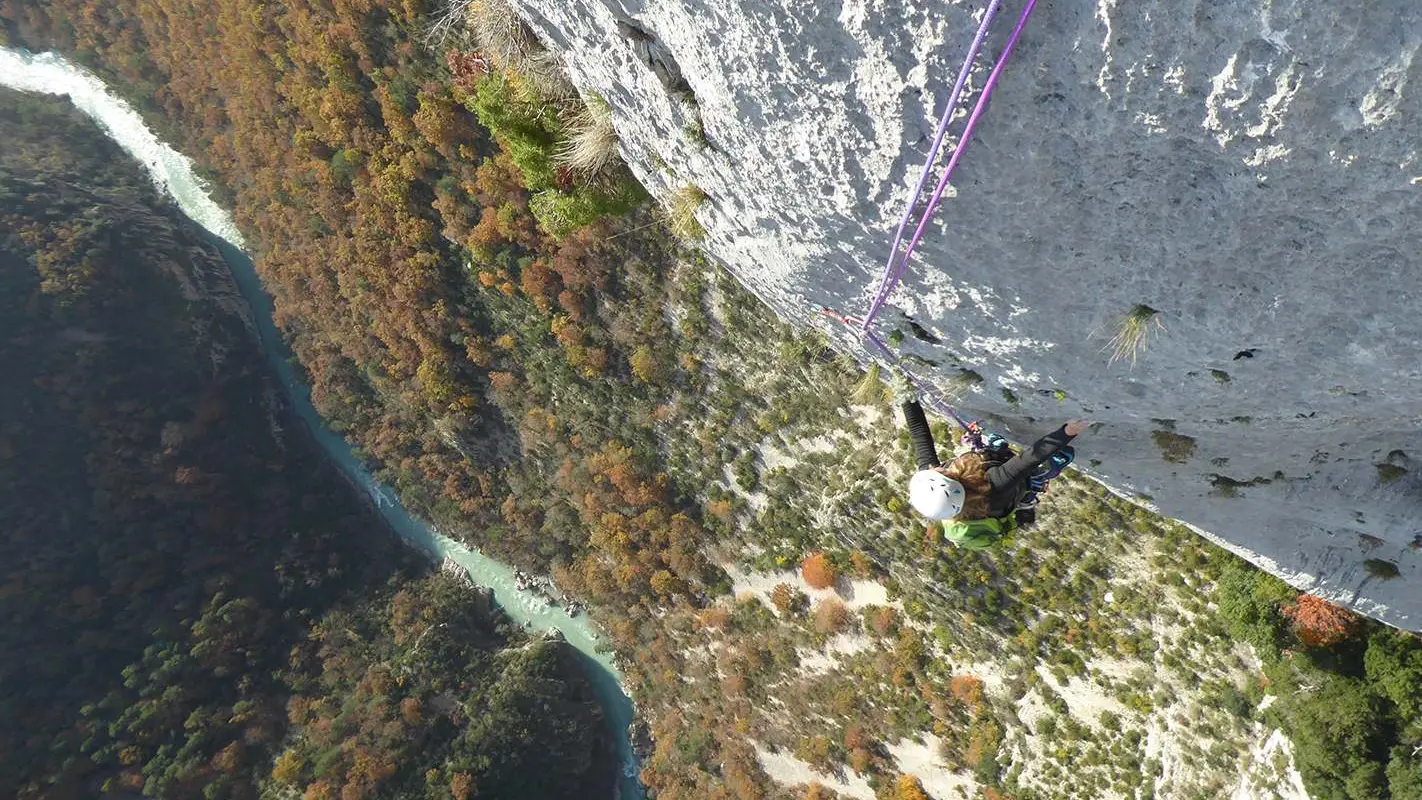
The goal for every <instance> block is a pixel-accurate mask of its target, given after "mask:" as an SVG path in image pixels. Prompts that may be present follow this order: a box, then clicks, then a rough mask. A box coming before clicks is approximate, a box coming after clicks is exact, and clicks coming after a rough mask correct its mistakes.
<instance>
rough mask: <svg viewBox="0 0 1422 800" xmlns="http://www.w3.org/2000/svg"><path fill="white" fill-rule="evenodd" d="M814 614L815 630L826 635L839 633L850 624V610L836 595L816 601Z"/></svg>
mask: <svg viewBox="0 0 1422 800" xmlns="http://www.w3.org/2000/svg"><path fill="white" fill-rule="evenodd" d="M813 615H814V626H815V632H816V633H820V634H823V635H825V636H831V635H833V634H836V633H839V632H841V631H843V630H844V629H845V628H846V627H847V626H848V624H849V610H848V609H847V608H845V606H844V603H843V602H842V601H841V600H839V599H838V598H835V597H826V598H825V599H823V600H821V601H820V602H818V603H815V609H814V612H813Z"/></svg>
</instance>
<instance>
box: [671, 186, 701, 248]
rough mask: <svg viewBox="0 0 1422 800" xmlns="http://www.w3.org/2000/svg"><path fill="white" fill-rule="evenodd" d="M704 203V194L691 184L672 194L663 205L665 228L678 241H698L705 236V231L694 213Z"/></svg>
mask: <svg viewBox="0 0 1422 800" xmlns="http://www.w3.org/2000/svg"><path fill="white" fill-rule="evenodd" d="M705 202H706V193H705V192H703V191H701V188H700V187H698V186H694V185H692V184H687V185H686V186H683V187H681V188H680V189H677V190H676V191H675V192H672V193H671V195H670V196H669V197H667V199H666V201H665V202H664V203H663V210H664V211H665V213H666V218H667V227H669V228H671V232H672V233H673V234H675V235H676V236H677V238H679V239H684V240H686V241H699V240H701V239H703V238H705V236H706V229H705V228H703V227H701V223H700V222H699V221H697V219H696V211H697V209H699V208H701V205H702V204H703V203H705Z"/></svg>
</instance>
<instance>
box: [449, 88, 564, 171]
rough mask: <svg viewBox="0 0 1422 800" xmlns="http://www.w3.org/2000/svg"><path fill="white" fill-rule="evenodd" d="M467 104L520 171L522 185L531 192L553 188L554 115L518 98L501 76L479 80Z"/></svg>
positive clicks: (555, 141) (556, 122)
mask: <svg viewBox="0 0 1422 800" xmlns="http://www.w3.org/2000/svg"><path fill="white" fill-rule="evenodd" d="M468 103H469V107H470V110H471V111H473V112H474V115H475V116H477V117H478V118H479V124H481V125H483V126H484V127H485V128H488V129H489V134H490V135H492V136H493V137H494V139H495V140H496V141H497V142H498V143H499V145H500V146H501V147H503V148H504V150H505V152H507V153H508V154H509V158H511V159H513V162H514V164H516V165H517V166H518V168H519V170H520V171H522V172H523V180H524V183H525V185H527V186H528V188H529V189H532V190H534V191H538V190H540V189H548V188H552V187H553V185H554V182H555V178H556V172H555V170H554V161H553V157H554V151H555V149H556V146H557V144H558V120H557V117H556V116H555V115H554V114H553V113H552V112H551V111H548V110H545V109H544V108H543V107H542V106H541V105H540V104H536V103H529V102H526V101H523V100H520V99H519V98H518V97H517V96H516V95H515V93H514V90H513V84H511V83H510V82H509V81H507V80H504V79H501V78H489V79H487V80H483V81H480V82H479V85H478V87H477V88H476V89H475V91H474V96H473V97H471V98H469V100H468Z"/></svg>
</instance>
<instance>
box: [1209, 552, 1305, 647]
mask: <svg viewBox="0 0 1422 800" xmlns="http://www.w3.org/2000/svg"><path fill="white" fill-rule="evenodd" d="M1217 591H1218V602H1219V608H1220V614H1221V616H1223V617H1224V620H1225V626H1226V629H1227V630H1228V631H1229V634H1230V635H1231V636H1233V637H1234V638H1236V639H1242V640H1244V641H1246V642H1249V643H1250V644H1252V645H1254V646H1255V647H1256V648H1258V649H1259V655H1260V656H1261V657H1262V658H1265V659H1272V658H1277V657H1278V655H1279V651H1280V650H1282V649H1283V647H1284V643H1285V642H1286V641H1287V633H1286V631H1285V628H1284V622H1283V618H1282V617H1281V616H1280V614H1279V605H1280V604H1281V603H1286V602H1289V601H1290V600H1293V598H1294V596H1295V595H1297V594H1298V593H1297V592H1295V591H1294V590H1293V589H1291V588H1289V585H1288V584H1286V583H1284V582H1283V581H1281V580H1279V579H1278V578H1275V577H1274V576H1272V575H1269V574H1268V573H1266V572H1263V571H1261V570H1258V569H1255V568H1254V567H1252V566H1250V565H1248V564H1246V563H1245V562H1243V561H1241V560H1239V559H1233V560H1231V561H1230V562H1229V563H1228V564H1226V565H1225V568H1224V569H1223V570H1222V571H1221V574H1220V581H1219V586H1218V589H1217Z"/></svg>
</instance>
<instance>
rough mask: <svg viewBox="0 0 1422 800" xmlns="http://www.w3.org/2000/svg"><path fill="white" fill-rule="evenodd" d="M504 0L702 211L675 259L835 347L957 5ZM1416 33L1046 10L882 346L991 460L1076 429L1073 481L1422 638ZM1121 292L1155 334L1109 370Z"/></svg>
mask: <svg viewBox="0 0 1422 800" xmlns="http://www.w3.org/2000/svg"><path fill="white" fill-rule="evenodd" d="M1024 1H1025V0H1008V2H1006V4H1005V7H1004V9H1003V13H1002V14H1001V16H1000V17H999V19H998V20H997V24H996V26H995V28H994V30H993V33H992V35H991V36H990V38H989V40H988V46H987V48H985V51H984V55H985V57H984V58H982V59H980V61H979V65H978V70H977V71H976V72H975V73H974V77H973V80H972V82H971V83H970V87H971V91H970V92H969V94H968V100H969V101H971V100H973V99H975V96H976V92H977V89H978V88H979V87H981V85H982V83H983V81H984V80H985V78H986V74H987V71H988V68H989V67H990V66H991V59H992V58H993V57H995V55H996V52H997V51H998V49H1000V47H1001V45H1002V43H1003V42H1004V41H1005V40H1006V38H1007V35H1008V33H1009V32H1010V30H1011V27H1012V23H1013V20H1014V19H1015V18H1016V16H1017V14H1018V12H1019V11H1020V10H1021V8H1022V5H1023V2H1024ZM515 2H516V5H517V6H518V7H519V9H520V11H521V12H522V13H523V14H524V15H525V16H526V18H527V19H528V20H529V22H530V24H531V25H533V27H534V28H535V30H536V31H537V32H538V34H539V35H540V37H541V38H543V39H544V41H545V42H546V43H547V44H548V45H549V46H550V47H552V48H554V49H556V50H558V51H560V52H561V53H562V54H563V55H564V57H565V60H566V63H567V65H568V68H569V70H570V72H571V74H572V76H573V78H574V81H575V82H576V83H578V85H579V86H582V87H584V88H585V89H586V90H589V91H593V92H596V93H598V94H600V95H601V96H602V97H603V98H605V99H606V100H607V101H608V103H609V104H610V106H611V107H612V109H613V112H614V121H615V124H616V127H617V130H618V133H619V135H620V137H621V140H622V150H623V155H624V157H625V158H626V160H627V161H628V162H629V163H630V164H631V165H632V168H633V169H634V170H635V171H636V172H637V174H638V175H639V177H640V178H642V180H643V181H644V182H645V183H646V184H647V185H648V186H649V187H651V188H652V189H653V190H654V191H655V192H657V193H659V194H665V193H668V192H670V191H672V190H674V189H676V188H678V187H679V186H682V185H685V184H694V185H696V186H699V187H700V188H701V189H703V190H704V191H705V192H706V193H707V195H708V196H709V200H708V201H707V203H706V205H705V206H703V209H702V211H701V213H700V219H701V221H702V222H703V224H704V225H705V226H706V228H707V230H708V235H707V239H706V242H705V246H706V249H707V250H708V251H709V252H710V253H711V254H713V255H714V256H716V257H717V258H719V259H721V260H722V261H723V262H724V263H726V264H727V265H728V266H729V267H730V269H731V270H732V271H733V272H734V273H735V274H736V275H738V276H739V277H740V278H741V279H742V280H743V282H744V283H746V284H747V285H748V286H750V287H751V288H752V289H753V290H755V291H756V293H757V294H759V295H760V296H761V297H762V298H763V299H764V300H765V301H766V302H768V303H769V304H771V305H772V306H773V307H774V308H776V309H777V310H778V311H779V312H780V313H781V314H782V315H783V316H785V317H786V318H789V319H792V320H797V321H804V322H805V323H806V324H816V325H820V326H823V327H825V329H826V330H827V332H828V333H829V334H830V335H831V336H834V337H836V339H837V340H838V341H839V343H840V344H841V345H842V346H843V347H844V348H846V349H856V348H859V345H858V343H857V341H856V339H855V337H854V336H853V335H852V333H851V332H850V331H849V330H848V329H845V328H840V327H838V326H836V325H834V324H833V323H830V322H828V321H827V320H823V319H816V317H815V315H814V311H815V310H816V309H817V308H818V307H819V306H829V307H832V308H835V309H838V310H840V311H841V312H844V313H847V314H854V313H860V312H862V310H863V309H864V308H865V307H866V305H867V302H868V298H869V297H870V295H871V294H872V292H873V290H874V286H875V282H876V279H877V275H878V273H879V271H880V269H881V265H882V263H883V261H884V259H885V256H886V248H887V246H888V239H889V236H890V234H891V233H892V230H893V227H894V225H895V224H896V222H897V217H898V214H899V213H901V210H902V205H903V203H904V202H905V200H906V197H907V195H908V193H909V189H910V187H911V186H912V183H913V180H914V178H915V177H916V175H917V171H918V169H919V167H920V166H921V164H922V161H923V159H924V157H925V155H926V148H927V146H928V144H929V141H930V139H931V134H932V131H933V127H934V124H935V119H936V116H937V114H938V113H939V111H940V110H941V105H942V104H943V102H944V101H945V99H946V95H947V93H948V90H949V89H950V88H951V84H952V81H953V77H954V75H955V73H956V69H957V65H958V63H959V62H960V61H961V59H962V57H963V55H964V53H965V51H966V48H967V44H968V42H969V41H970V39H971V38H972V33H973V31H974V29H975V28H976V24H977V20H978V19H979V18H980V17H979V15H980V14H981V13H982V9H983V7H984V6H985V5H986V0H983V1H982V2H969V1H968V0H951V1H950V2H943V0H933V2H928V0H882V1H880V2H865V0H844V1H843V2H838V3H813V2H791V0H657V1H656V2H652V1H651V0H648V1H647V2H641V1H639V0H515ZM1419 44H1422V6H1419V5H1418V4H1417V3H1416V2H1415V0H1378V2H1374V3H1367V4H1362V5H1358V4H1347V3H1345V4H1323V5H1320V4H1318V3H1309V2H1303V0H1243V1H1242V2H1221V1H1219V0H1215V1H1214V2H1211V1H1210V0H1143V2H1136V3H1120V2H1116V0H1096V2H1095V4H1094V6H1093V5H1091V4H1089V3H1072V2H1065V1H1064V0H1043V2H1041V3H1040V4H1039V6H1038V8H1037V10H1036V13H1035V15H1034V16H1033V18H1032V20H1031V22H1030V24H1029V26H1028V28H1027V32H1026V34H1025V36H1024V37H1023V39H1022V42H1021V44H1020V45H1019V47H1018V50H1017V54H1016V56H1015V57H1014V60H1013V62H1012V63H1011V64H1010V65H1009V67H1008V70H1007V72H1006V75H1005V76H1004V78H1003V80H1002V83H1001V85H1000V86H999V88H998V90H997V92H996V94H995V95H994V97H993V102H992V107H991V109H990V111H989V112H988V115H987V118H986V120H985V122H984V124H982V125H981V126H980V127H979V128H978V133H977V135H976V136H975V138H974V141H973V144H972V148H971V150H970V152H969V153H968V154H967V156H966V158H965V161H964V164H963V165H962V167H961V168H960V169H959V170H958V171H957V173H956V174H955V180H954V184H953V190H954V191H953V192H950V194H955V196H952V197H951V198H950V199H948V200H947V201H946V202H945V203H944V205H943V207H942V209H941V210H940V211H939V213H938V215H937V217H936V219H935V221H934V223H933V226H932V228H931V230H930V233H929V235H928V237H927V238H926V240H925V244H924V246H923V247H922V248H921V249H920V254H919V256H918V257H917V258H916V260H915V263H914V264H913V266H912V268H911V271H910V273H909V275H908V277H907V279H906V280H905V282H904V285H903V286H902V287H901V288H900V290H899V291H898V292H896V293H895V294H894V295H893V297H892V298H891V300H890V307H889V308H888V309H887V311H886V313H885V315H884V316H883V317H882V319H883V325H882V328H881V332H882V333H887V332H888V331H889V330H891V329H893V328H895V327H899V328H901V329H903V331H904V333H905V334H907V340H906V342H905V345H904V349H905V351H906V352H909V353H912V354H914V355H916V356H918V357H921V358H922V359H927V360H929V362H931V365H930V364H929V363H926V362H923V361H919V362H916V363H917V365H918V366H917V369H918V370H919V371H920V372H921V373H922V374H924V375H926V376H929V377H932V378H934V379H936V380H937V381H939V382H940V383H946V381H947V380H948V379H950V378H951V377H952V376H953V375H954V374H957V373H958V372H959V371H960V369H963V368H967V369H972V370H974V371H975V372H977V373H979V374H980V375H981V376H982V377H983V378H984V379H985V381H984V382H983V383H982V384H979V385H978V386H977V387H976V388H975V389H974V391H973V392H972V393H970V394H969V395H968V396H967V397H965V399H964V400H963V402H962V404H963V405H964V406H965V408H966V410H967V411H968V412H970V413H974V414H979V415H989V414H995V415H997V418H998V419H999V420H1000V421H1001V423H1002V424H1004V425H1006V426H1008V427H1010V429H1011V431H1012V433H1013V435H1014V436H1015V438H1018V439H1025V438H1028V437H1031V436H1033V435H1035V434H1038V433H1040V432H1042V431H1044V430H1045V429H1047V428H1049V427H1052V426H1055V425H1056V424H1058V423H1059V421H1060V420H1062V419H1064V418H1066V417H1068V416H1075V415H1084V416H1090V417H1091V418H1093V419H1095V420H1098V421H1100V422H1101V423H1103V425H1102V426H1101V428H1100V429H1099V430H1097V431H1096V432H1094V433H1092V434H1091V435H1089V436H1088V437H1084V438H1083V440H1082V441H1081V442H1080V448H1079V449H1080V451H1081V456H1082V461H1083V465H1084V466H1088V467H1089V471H1090V472H1091V474H1093V475H1095V476H1097V477H1099V478H1100V479H1101V480H1103V481H1105V482H1106V483H1108V484H1109V485H1111V486H1113V487H1116V488H1117V489H1118V490H1120V491H1122V492H1123V493H1125V494H1132V495H1137V496H1144V498H1143V499H1148V501H1149V502H1150V503H1151V504H1153V505H1154V506H1155V507H1157V508H1158V509H1159V510H1160V511H1161V512H1162V513H1164V514H1167V515H1169V516H1173V517H1177V518H1179V519H1182V520H1185V521H1187V522H1190V523H1193V524H1195V525H1197V526H1199V527H1200V528H1201V529H1203V530H1205V531H1210V532H1212V534H1213V535H1216V536H1218V537H1219V538H1220V539H1222V540H1223V541H1224V542H1225V543H1227V544H1228V545H1229V546H1230V547H1231V548H1232V549H1234V550H1236V551H1238V552H1240V553H1242V554H1244V555H1246V556H1247V557H1249V558H1250V559H1252V560H1254V561H1256V562H1257V563H1259V564H1261V565H1262V566H1264V567H1265V568H1267V569H1269V570H1270V571H1272V572H1274V573H1276V574H1278V575H1280V576H1282V577H1284V578H1285V579H1287V580H1289V581H1290V582H1291V583H1294V584H1295V585H1298V586H1300V587H1303V588H1308V589H1310V590H1312V591H1315V592H1317V593H1320V594H1322V595H1324V596H1326V597H1328V598H1330V599H1333V600H1336V601H1341V602H1345V603H1349V604H1351V605H1353V606H1354V607H1356V608H1358V609H1359V610H1361V611H1364V612H1366V613H1369V614H1372V615H1374V616H1376V617H1379V618H1381V619H1383V620H1385V621H1388V622H1390V623H1393V624H1397V625H1400V626H1404V627H1410V628H1422V570H1419V565H1422V553H1419V551H1418V548H1419V546H1422V432H1419V424H1418V423H1419V420H1422V416H1419V415H1422V360H1419V344H1420V343H1422V271H1419V266H1422V264H1419V262H1422V256H1419V250H1420V249H1422V232H1420V231H1419V223H1420V222H1422V219H1419V210H1422V202H1420V201H1419V192H1422V163H1420V162H1419V159H1418V150H1417V148H1418V144H1417V142H1418V139H1419V138H1422V123H1419V116H1418V114H1419V111H1422V103H1420V102H1419V97H1422V59H1418V58H1417V56H1418V50H1419ZM957 128H961V118H960V120H959V123H958V125H957ZM703 130H704V136H703V135H702V134H701V131H703ZM1139 304H1144V305H1147V306H1149V307H1151V308H1154V309H1157V310H1159V312H1160V314H1159V315H1158V316H1157V317H1156V319H1157V320H1158V321H1159V322H1161V323H1162V324H1163V325H1164V330H1161V331H1157V332H1156V333H1155V335H1153V336H1152V340H1151V342H1150V344H1149V346H1148V348H1147V349H1146V350H1144V351H1143V352H1142V353H1141V355H1140V358H1139V361H1138V363H1137V364H1136V365H1135V366H1134V368H1131V367H1130V365H1129V364H1128V363H1121V362H1118V363H1116V364H1114V365H1110V364H1108V363H1107V356H1106V355H1105V354H1103V352H1102V348H1103V346H1104V345H1105V344H1106V341H1107V340H1108V339H1109V338H1110V335H1111V331H1112V328H1113V320H1115V319H1116V318H1118V317H1119V316H1120V315H1122V314H1125V313H1127V312H1128V311H1129V310H1130V309H1132V308H1133V307H1135V306H1137V305H1139ZM910 321H912V322H913V323H914V324H915V325H917V326H920V328H919V329H917V333H915V332H914V331H915V329H914V328H913V327H912V326H911V325H909V322H910ZM861 352H862V350H861ZM1004 390H1008V391H1009V392H1010V395H1009V393H1008V392H1004ZM1056 390H1062V391H1063V392H1065V393H1066V395H1065V397H1066V399H1064V400H1062V399H1058V398H1060V397H1062V395H1061V394H1060V393H1058V392H1057V391H1056ZM1088 459H1090V461H1088ZM1378 465H1384V466H1382V467H1379V466H1378Z"/></svg>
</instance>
